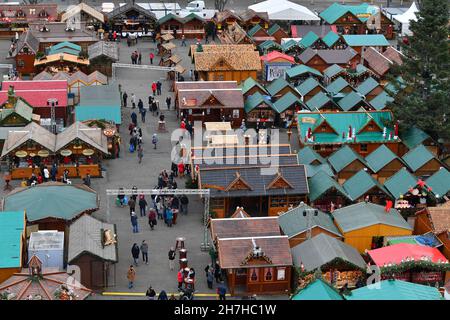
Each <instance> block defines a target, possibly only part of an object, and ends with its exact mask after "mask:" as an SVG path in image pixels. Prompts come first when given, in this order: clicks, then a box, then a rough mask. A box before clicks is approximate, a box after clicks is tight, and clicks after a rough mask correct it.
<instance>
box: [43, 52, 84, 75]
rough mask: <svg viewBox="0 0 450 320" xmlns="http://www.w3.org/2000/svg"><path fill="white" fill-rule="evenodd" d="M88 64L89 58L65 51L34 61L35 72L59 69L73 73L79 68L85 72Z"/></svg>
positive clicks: (52, 71)
mask: <svg viewBox="0 0 450 320" xmlns="http://www.w3.org/2000/svg"><path fill="white" fill-rule="evenodd" d="M88 66H89V59H86V58H81V57H79V56H75V55H72V54H67V53H61V54H59V53H57V54H52V55H48V56H44V57H42V58H40V59H36V60H35V62H34V67H35V72H36V73H39V72H42V71H47V72H50V73H52V74H55V73H57V72H59V71H65V72H67V73H70V74H72V73H75V72H77V71H79V70H81V71H83V72H86V71H87V67H88Z"/></svg>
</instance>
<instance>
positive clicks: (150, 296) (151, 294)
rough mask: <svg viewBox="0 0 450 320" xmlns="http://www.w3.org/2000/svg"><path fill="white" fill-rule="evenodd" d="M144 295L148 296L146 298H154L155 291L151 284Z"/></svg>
mask: <svg viewBox="0 0 450 320" xmlns="http://www.w3.org/2000/svg"><path fill="white" fill-rule="evenodd" d="M145 295H146V296H147V297H148V300H155V297H156V292H155V290H153V288H152V286H150V287H149V288H148V289H147V292H146V293H145Z"/></svg>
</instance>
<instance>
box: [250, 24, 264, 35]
mask: <svg viewBox="0 0 450 320" xmlns="http://www.w3.org/2000/svg"><path fill="white" fill-rule="evenodd" d="M261 29H263V28H262V27H261V26H260V25H259V24H255V25H254V26H253V28H251V29H250V30H248V31H247V35H248V36H249V37H253V36H254V35H255V34H256V33H257V32H258V31H259V30H261ZM263 30H264V29H263Z"/></svg>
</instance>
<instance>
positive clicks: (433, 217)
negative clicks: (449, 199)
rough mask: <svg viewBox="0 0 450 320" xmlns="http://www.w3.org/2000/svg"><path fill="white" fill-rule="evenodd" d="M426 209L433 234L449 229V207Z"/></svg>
mask: <svg viewBox="0 0 450 320" xmlns="http://www.w3.org/2000/svg"><path fill="white" fill-rule="evenodd" d="M447 181H448V180H447ZM426 210H427V211H428V215H429V217H430V221H431V223H432V225H433V231H434V233H435V234H440V233H442V232H448V231H449V230H450V208H446V207H443V206H441V207H428V208H427V209H426Z"/></svg>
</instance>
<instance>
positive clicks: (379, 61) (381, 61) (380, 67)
mask: <svg viewBox="0 0 450 320" xmlns="http://www.w3.org/2000/svg"><path fill="white" fill-rule="evenodd" d="M363 57H364V61H365V63H367V65H368V66H369V68H370V69H371V70H372V71H373V72H375V73H376V74H377V75H379V76H383V75H384V74H385V73H386V72H388V71H389V69H390V68H391V64H392V62H391V61H390V60H389V59H388V58H386V57H385V56H384V55H383V54H381V53H380V52H379V51H378V50H377V49H375V48H373V47H366V48H364V50H363Z"/></svg>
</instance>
